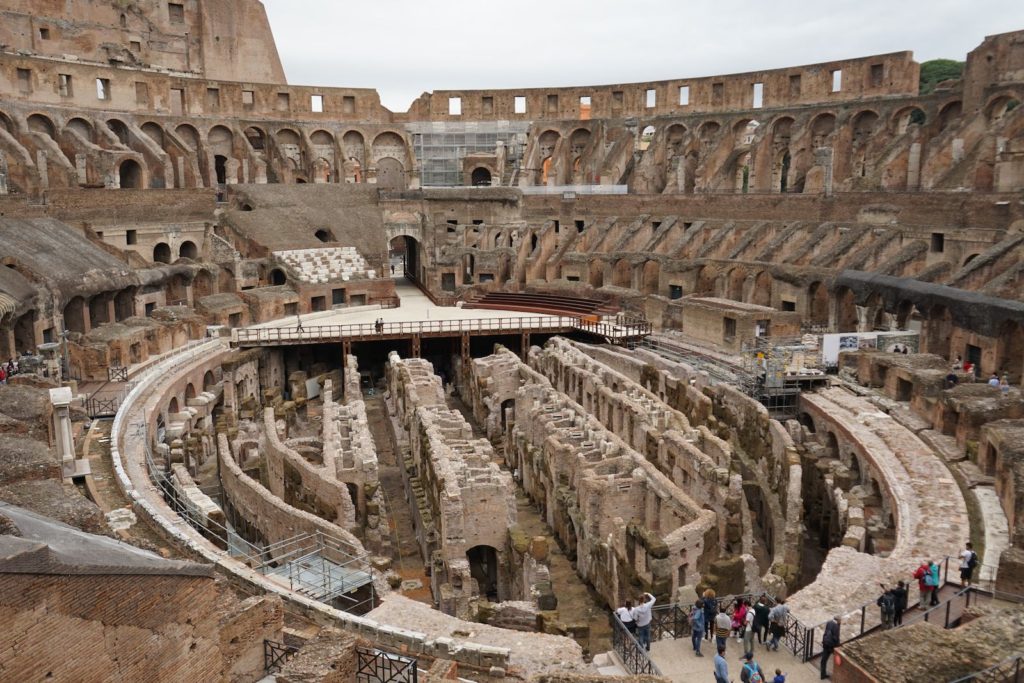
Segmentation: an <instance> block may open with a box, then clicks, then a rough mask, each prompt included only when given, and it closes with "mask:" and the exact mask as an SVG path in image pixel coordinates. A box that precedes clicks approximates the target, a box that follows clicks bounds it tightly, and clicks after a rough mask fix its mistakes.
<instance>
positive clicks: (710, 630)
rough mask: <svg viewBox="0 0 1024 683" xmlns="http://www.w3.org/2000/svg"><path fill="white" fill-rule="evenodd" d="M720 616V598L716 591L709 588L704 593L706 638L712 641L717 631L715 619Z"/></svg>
mask: <svg viewBox="0 0 1024 683" xmlns="http://www.w3.org/2000/svg"><path fill="white" fill-rule="evenodd" d="M716 616H718V598H716V597H715V591H714V590H713V589H711V588H708V589H707V590H706V591H704V637H705V638H707V639H708V640H711V637H712V636H713V635H714V630H715V617H716Z"/></svg>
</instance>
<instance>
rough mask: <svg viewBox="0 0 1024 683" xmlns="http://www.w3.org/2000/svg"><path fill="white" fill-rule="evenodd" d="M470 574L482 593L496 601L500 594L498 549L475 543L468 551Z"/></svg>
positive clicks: (467, 558)
mask: <svg viewBox="0 0 1024 683" xmlns="http://www.w3.org/2000/svg"><path fill="white" fill-rule="evenodd" d="M466 560H467V561H468V562H469V574H470V576H472V577H473V578H474V579H475V580H476V582H477V586H478V587H479V588H480V595H481V596H484V597H486V598H488V599H490V600H492V601H494V602H497V601H498V600H499V595H498V551H497V550H496V549H495V548H493V547H491V546H489V545H475V546H473V547H472V548H470V549H469V550H467V551H466Z"/></svg>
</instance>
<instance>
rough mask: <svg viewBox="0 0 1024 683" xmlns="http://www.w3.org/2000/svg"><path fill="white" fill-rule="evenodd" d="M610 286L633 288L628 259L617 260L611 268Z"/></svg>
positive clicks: (630, 266) (631, 271) (631, 269)
mask: <svg viewBox="0 0 1024 683" xmlns="http://www.w3.org/2000/svg"><path fill="white" fill-rule="evenodd" d="M612 284H613V285H615V286H616V287H625V288H627V289H628V288H629V287H632V286H633V264H631V263H630V262H629V260H628V259H619V260H618V261H616V262H615V267H614V268H612Z"/></svg>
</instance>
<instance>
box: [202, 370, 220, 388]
mask: <svg viewBox="0 0 1024 683" xmlns="http://www.w3.org/2000/svg"><path fill="white" fill-rule="evenodd" d="M216 383H217V380H216V379H215V378H214V376H213V370H207V371H206V374H205V375H203V391H210V390H211V389H213V388H214V385H215V384H216Z"/></svg>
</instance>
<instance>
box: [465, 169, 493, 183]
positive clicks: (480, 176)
mask: <svg viewBox="0 0 1024 683" xmlns="http://www.w3.org/2000/svg"><path fill="white" fill-rule="evenodd" d="M470 182H471V183H472V184H473V187H487V186H489V185H490V184H491V172H490V171H489V170H487V169H486V168H484V167H483V166H481V167H480V168H474V169H473V174H472V176H471V177H470Z"/></svg>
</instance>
